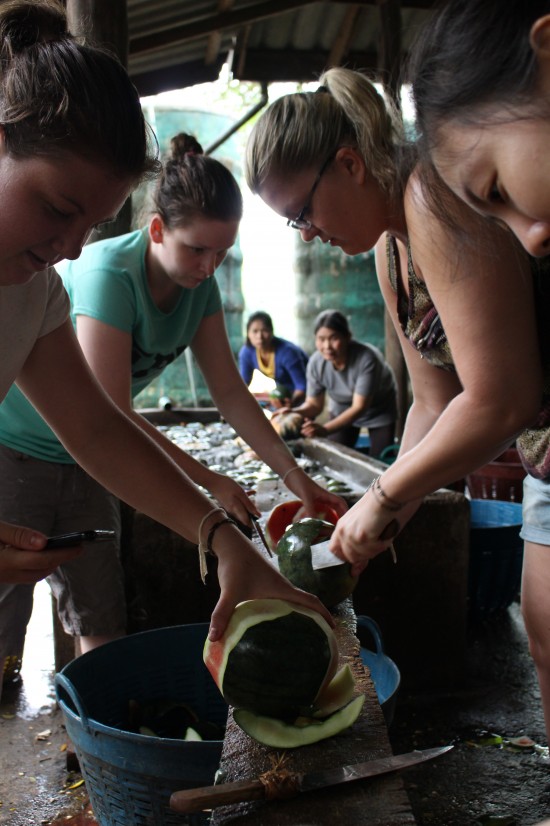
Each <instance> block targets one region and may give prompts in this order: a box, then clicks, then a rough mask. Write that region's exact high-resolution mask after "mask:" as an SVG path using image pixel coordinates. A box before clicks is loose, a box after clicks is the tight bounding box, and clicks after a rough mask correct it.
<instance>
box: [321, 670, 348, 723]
mask: <svg viewBox="0 0 550 826" xmlns="http://www.w3.org/2000/svg"><path fill="white" fill-rule="evenodd" d="M354 693H355V678H354V676H353V672H352V670H351V668H350V667H349V663H346V664H345V665H344V666H342V668H341V669H340V670H339V671H338V672H337V673H336V674H335V675H334V677H333V678H332V680H331V681H330V683H329V684H328V685H327V686H325V688H324V689H323V690H322V692H321V693H320V694H318V696H317V699H316V700H315V710H314V712H313V716H314V717H328V716H329V715H330V714H334V712H335V711H338V709H340V708H343V706H345V705H347V703H349V702H350V700H351V698H352V697H353V695H354Z"/></svg>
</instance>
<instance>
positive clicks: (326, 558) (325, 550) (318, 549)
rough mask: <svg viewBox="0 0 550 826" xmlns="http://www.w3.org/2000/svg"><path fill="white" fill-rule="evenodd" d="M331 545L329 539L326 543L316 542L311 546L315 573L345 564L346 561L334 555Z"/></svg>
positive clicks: (312, 565)
mask: <svg viewBox="0 0 550 826" xmlns="http://www.w3.org/2000/svg"><path fill="white" fill-rule="evenodd" d="M329 545H330V539H327V540H325V541H324V542H316V543H315V545H312V546H311V567H312V568H313V570H314V571H320V570H322V569H323V568H333V567H335V566H336V565H344V564H345V560H344V559H340V558H339V557H337V556H335V555H334V554H333V553H332V551H331V550H330V548H329Z"/></svg>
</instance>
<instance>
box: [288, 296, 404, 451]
mask: <svg viewBox="0 0 550 826" xmlns="http://www.w3.org/2000/svg"><path fill="white" fill-rule="evenodd" d="M314 332H315V346H316V348H317V351H316V352H315V353H314V354H313V355H312V356H311V358H310V360H309V363H308V366H307V398H306V400H305V402H304V404H302V405H300V406H299V407H297V408H296V409H295V411H294V412H296V413H301V414H302V416H303V417H304V419H305V422H304V425H303V427H302V434H303V435H304V436H307V437H309V438H311V437H312V436H326V437H327V438H328V439H330V440H331V441H333V442H338V443H339V444H343V445H347V447H353V446H354V445H355V443H356V442H357V438H358V436H359V433H360V430H361V427H368V430H369V438H370V455H371V456H374V457H376V458H377V457H378V456H380V454H381V453H382V451H383V450H384V448H386V447H388V446H389V445H392V444H393V440H394V435H395V420H396V418H397V385H396V383H395V377H394V375H393V370H392V369H391V367H390V366H389V364H387V363H386V361H385V360H384V357H383V356H382V353H381V352H380V350H378V348H377V347H374V345H372V344H363V343H362V342H360V341H356V340H355V339H354V338H353V336H352V334H351V330H350V328H349V325H348V321H347V319H346V317H345V315H344V314H343V313H341V312H340V311H339V310H324V311H323V312H322V313H319V315H318V316H317V318H316V319H315V324H314ZM325 394H326V395H328V397H329V420H328V421H327V422H326V423H325V424H319V423H317V422H315V421H314V419H315V418H316V417H317V416H319V415H320V414H321V413H322V412H323V410H324V407H325Z"/></svg>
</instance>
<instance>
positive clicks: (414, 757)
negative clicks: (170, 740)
mask: <svg viewBox="0 0 550 826" xmlns="http://www.w3.org/2000/svg"><path fill="white" fill-rule="evenodd" d="M452 748H453V746H452V745H449V746H439V747H437V748H433V749H422V750H418V749H415V751H409V752H407V754H396V755H393V756H391V757H382V758H380V759H379V760H367V762H366V763H354V764H353V765H350V766H342V767H341V768H339V769H327V770H326V771H320V772H309V773H308V774H301V773H295V774H294V775H293V777H292V779H293V781H294V782H293V784H292V785H293V789H292V792H291V793H288V786H286V787H285V789H286V790H285V791H284V792H283V791H282V792H281V794H279V795H277V794H276V793H275V794H272V795H271V798H270V799H274V798H276V797H286V798H288V797H296V796H297V795H299V794H301V793H302V792H311V791H314V790H315V789H322V788H324V787H325V786H335V785H337V784H339V783H348V782H349V781H350V780H361V779H363V778H366V777H375V776H376V775H378V774H386V773H388V772H393V771H397V770H398V769H406V768H407V767H408V766H414V765H417V764H418V763H424V762H425V761H426V760H432V759H433V758H434V757H439V755H440V754H445V752H447V751H449V750H450V749H452ZM271 787H273V788H276V784H271V785H270V788H271ZM264 799H267V796H266V785H265V784H264V783H262V781H261V780H237V781H236V782H235V783H221V784H220V785H219V786H204V787H203V788H200V789H185V790H183V791H181V792H174V794H173V795H172V796H171V798H170V808H171V809H173V810H174V811H176V812H182V813H183V812H186V813H189V812H201V811H202V810H203V809H214V808H215V807H216V806H227V805H229V804H231V803H241V802H243V801H245V800H264Z"/></svg>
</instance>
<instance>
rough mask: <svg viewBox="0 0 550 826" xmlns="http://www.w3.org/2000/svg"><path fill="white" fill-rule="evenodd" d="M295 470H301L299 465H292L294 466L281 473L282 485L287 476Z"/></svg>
mask: <svg viewBox="0 0 550 826" xmlns="http://www.w3.org/2000/svg"><path fill="white" fill-rule="evenodd" d="M295 470H301V467H300V465H294V467H291V468H290V470H287V471H286V473H283V475H282V476H281V481H282V483H283V485H284V484H285V483H286V479H287V476H290V474H291V473H294V471H295Z"/></svg>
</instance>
